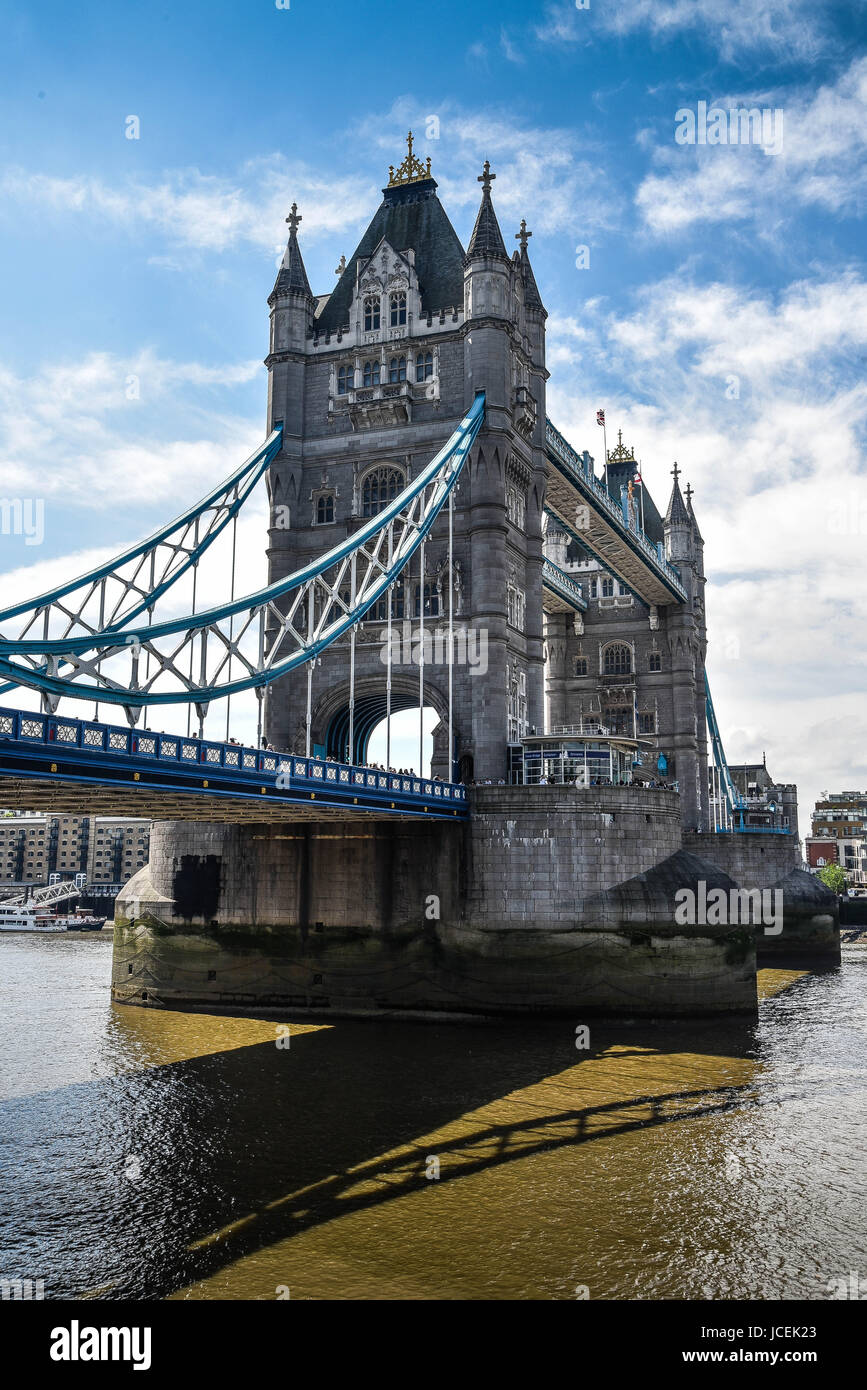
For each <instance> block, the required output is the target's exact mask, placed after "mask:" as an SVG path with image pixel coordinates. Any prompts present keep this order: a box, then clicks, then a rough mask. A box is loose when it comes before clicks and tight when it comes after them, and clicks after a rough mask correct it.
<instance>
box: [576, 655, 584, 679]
mask: <svg viewBox="0 0 867 1390" xmlns="http://www.w3.org/2000/svg"><path fill="white" fill-rule="evenodd" d="M575 675H576V676H586V675H587V658H586V656H576V658H575Z"/></svg>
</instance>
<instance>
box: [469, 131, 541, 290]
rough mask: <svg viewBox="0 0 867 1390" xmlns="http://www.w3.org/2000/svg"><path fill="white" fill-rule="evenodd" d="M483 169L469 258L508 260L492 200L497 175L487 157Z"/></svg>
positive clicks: (480, 176)
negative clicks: (493, 181)
mask: <svg viewBox="0 0 867 1390" xmlns="http://www.w3.org/2000/svg"><path fill="white" fill-rule="evenodd" d="M483 170H484V172H483V173H481V174H479V183H480V184H481V185H482V205H481V207H480V208H479V215H478V217H477V218H476V225H475V226H474V227H473V234H472V236H471V237H470V244H469V247H468V248H467V260H468V261H471V260H476V259H477V258H478V257H480V256H497V257H499V258H501V259H502V260H504V261H506V262H508V260H509V257H508V254H507V252H506V244H505V242H504V241H503V234H502V232H501V231H500V224H499V222H498V221H497V214H496V213H495V212H494V205H493V203H492V202H491V182H492V180H493V179H495V178H496V177H497V176H496V174H492V173H491V165H490V162H489V160H487V159H486V160H485V163H484V165H483ZM537 293H538V291H537Z"/></svg>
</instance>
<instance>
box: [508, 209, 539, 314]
mask: <svg viewBox="0 0 867 1390" xmlns="http://www.w3.org/2000/svg"><path fill="white" fill-rule="evenodd" d="M532 235H533V233H532V232H528V231H527V222H526V218H523V217H522V218H521V230H520V231H519V232H516V233H515V240H516V241H519V242H520V243H521V253H520V256H519V264H520V266H521V278H522V279H523V281H524V303H525V304H526V305H527V307H528V308H530V309H541V308H543V305H542V296H541V295H540V293H539V286H538V285H537V284H536V277H535V275H534V274H533V267H532V266H531V265H530V257H529V256H528V255H527V242H528V241H529V239H530V237H531V236H532Z"/></svg>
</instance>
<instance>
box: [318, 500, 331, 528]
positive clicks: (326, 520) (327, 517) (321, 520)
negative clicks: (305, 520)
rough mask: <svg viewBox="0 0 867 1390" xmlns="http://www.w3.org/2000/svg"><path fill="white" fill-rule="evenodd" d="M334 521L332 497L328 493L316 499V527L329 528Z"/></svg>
mask: <svg viewBox="0 0 867 1390" xmlns="http://www.w3.org/2000/svg"><path fill="white" fill-rule="evenodd" d="M333 520H334V497H333V496H332V495H331V494H330V493H329V494H327V495H324V496H322V497H317V499H316V525H317V526H330V525H331V523H332V521H333Z"/></svg>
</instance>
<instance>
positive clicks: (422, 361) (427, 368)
mask: <svg viewBox="0 0 867 1390" xmlns="http://www.w3.org/2000/svg"><path fill="white" fill-rule="evenodd" d="M430 376H433V353H432V352H420V353H418V354H417V355H416V359H415V379H416V381H427V379H428V377H430Z"/></svg>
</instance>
